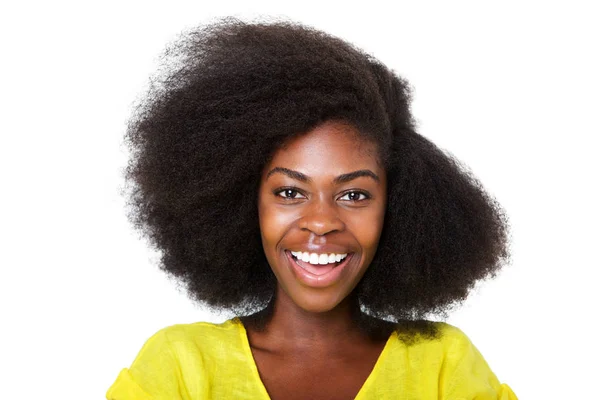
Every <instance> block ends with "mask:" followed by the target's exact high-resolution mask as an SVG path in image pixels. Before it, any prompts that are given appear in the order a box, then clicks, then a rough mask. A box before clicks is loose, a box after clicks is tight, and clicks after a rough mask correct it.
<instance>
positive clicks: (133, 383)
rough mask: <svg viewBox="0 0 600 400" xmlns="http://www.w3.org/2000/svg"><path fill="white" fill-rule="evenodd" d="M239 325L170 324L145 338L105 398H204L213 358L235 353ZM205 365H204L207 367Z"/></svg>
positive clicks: (208, 385)
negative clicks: (131, 361)
mask: <svg viewBox="0 0 600 400" xmlns="http://www.w3.org/2000/svg"><path fill="white" fill-rule="evenodd" d="M239 333H240V327H239V326H238V325H237V323H236V321H235V320H228V321H225V322H223V323H220V324H215V323H209V322H196V323H190V324H176V325H170V326H167V327H165V328H162V329H160V330H159V331H157V332H156V333H154V334H153V335H152V336H150V338H148V339H147V340H146V341H145V343H144V344H143V346H142V348H141V350H140V351H139V352H138V354H137V356H136V357H135V359H134V361H133V363H132V364H131V366H130V367H129V368H124V369H122V370H121V372H120V374H119V376H118V377H117V380H116V381H115V382H114V383H113V385H112V386H111V387H110V389H109V390H108V392H107V397H106V398H107V399H111V400H113V399H115V400H117V399H119V400H120V399H131V398H132V397H130V395H131V394H132V393H133V394H135V396H134V397H133V398H135V399H146V398H149V397H151V398H161V399H162V398H165V399H167V398H168V399H179V398H181V396H180V394H181V393H187V394H188V395H189V396H187V397H186V396H184V398H207V397H206V396H205V395H206V390H208V388H209V387H210V384H209V383H208V382H209V381H210V379H211V374H212V371H213V370H212V369H211V367H210V365H214V364H215V362H216V361H219V360H223V359H225V360H227V357H232V356H233V357H235V356H236V353H235V350H236V349H237V348H238V347H240V346H239V342H240V339H239ZM207 366H208V367H207Z"/></svg>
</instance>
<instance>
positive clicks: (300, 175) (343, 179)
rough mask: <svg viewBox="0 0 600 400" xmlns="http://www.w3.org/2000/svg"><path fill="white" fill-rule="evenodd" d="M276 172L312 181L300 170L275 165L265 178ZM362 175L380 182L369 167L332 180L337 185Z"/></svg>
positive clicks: (303, 180)
mask: <svg viewBox="0 0 600 400" xmlns="http://www.w3.org/2000/svg"><path fill="white" fill-rule="evenodd" d="M276 173H280V174H284V175H287V176H289V177H290V178H292V179H295V180H297V181H300V182H304V183H312V179H310V178H309V177H308V176H306V175H304V174H303V173H302V172H298V171H294V170H293V169H288V168H282V167H275V168H273V169H272V170H270V171H269V173H268V174H267V177H266V178H265V179H269V177H270V176H271V175H273V174H276ZM363 176H364V177H368V178H371V179H373V180H374V181H375V182H377V183H379V182H380V180H379V177H378V176H377V175H376V174H375V173H374V172H373V171H371V170H369V169H359V170H358V171H353V172H348V173H347V174H342V175H340V176H337V177H335V179H334V180H333V183H335V184H336V185H339V184H342V183H346V182H350V181H353V180H354V179H356V178H360V177H363Z"/></svg>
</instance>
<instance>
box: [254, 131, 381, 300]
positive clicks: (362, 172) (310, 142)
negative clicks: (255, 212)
mask: <svg viewBox="0 0 600 400" xmlns="http://www.w3.org/2000/svg"><path fill="white" fill-rule="evenodd" d="M385 207H386V175H385V171H384V169H383V168H382V167H381V166H380V165H379V162H378V156H377V151H376V146H375V145H374V144H372V143H369V142H365V141H364V140H361V139H359V138H358V137H357V131H356V129H355V128H353V127H351V126H349V125H346V124H342V123H340V122H333V121H330V122H326V123H323V124H322V125H320V126H318V127H317V128H315V129H313V130H312V131H310V132H308V133H307V134H304V135H302V136H299V137H297V138H294V139H292V140H290V141H289V142H287V143H286V144H285V146H284V147H283V148H282V149H280V150H278V151H277V152H276V153H275V154H274V157H273V159H272V161H271V162H270V163H269V164H268V165H267V166H266V167H265V169H264V171H263V174H262V177H261V184H260V189H259V195H258V208H259V219H260V231H261V236H262V244H263V248H264V251H265V255H266V257H267V260H268V262H269V264H270V265H271V268H272V270H273V273H274V274H275V276H276V277H277V280H278V282H279V285H280V289H283V291H284V292H285V293H286V294H287V295H288V296H289V297H290V298H291V299H292V300H293V301H294V303H295V304H296V305H298V306H299V307H301V308H302V309H304V310H306V311H311V312H323V311H329V310H331V309H333V308H334V307H336V306H337V305H338V304H340V302H341V301H342V300H344V299H345V298H346V297H347V296H348V295H349V294H350V292H352V290H353V289H354V288H355V287H356V285H357V284H358V282H359V281H360V279H361V278H362V276H363V275H364V273H365V271H366V270H367V268H368V266H369V264H370V263H371V260H372V259H373V257H374V255H375V252H376V250H377V244H378V242H379V237H380V235H381V229H382V227H383V219H384V215H385Z"/></svg>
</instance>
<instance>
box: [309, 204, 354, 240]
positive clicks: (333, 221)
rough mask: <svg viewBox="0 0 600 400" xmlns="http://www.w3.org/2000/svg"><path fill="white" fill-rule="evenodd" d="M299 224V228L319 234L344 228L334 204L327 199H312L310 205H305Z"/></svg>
mask: <svg viewBox="0 0 600 400" xmlns="http://www.w3.org/2000/svg"><path fill="white" fill-rule="evenodd" d="M299 226H300V229H302V230H307V231H310V232H312V233H314V234H315V235H319V236H323V235H326V234H328V233H331V232H335V231H343V230H344V229H345V228H346V225H345V224H344V221H342V219H340V215H339V214H338V211H337V209H336V207H335V204H331V202H330V201H328V200H314V201H313V204H312V205H310V206H308V207H306V209H305V213H304V215H303V216H302V218H301V220H300V223H299Z"/></svg>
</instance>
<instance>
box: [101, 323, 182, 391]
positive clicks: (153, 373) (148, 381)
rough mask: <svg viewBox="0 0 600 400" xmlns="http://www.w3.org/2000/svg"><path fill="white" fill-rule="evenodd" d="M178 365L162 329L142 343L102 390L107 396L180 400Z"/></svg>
mask: <svg viewBox="0 0 600 400" xmlns="http://www.w3.org/2000/svg"><path fill="white" fill-rule="evenodd" d="M180 376H181V374H180V366H179V363H178V361H177V359H176V357H175V356H174V355H173V352H172V350H171V347H170V343H169V340H168V338H167V334H166V332H165V330H164V329H163V330H160V331H159V332H157V333H156V334H154V335H153V336H152V337H151V338H150V339H148V340H147V341H146V343H144V345H143V346H142V349H141V350H140V352H139V353H138V355H137V357H136V358H135V360H134V361H133V363H132V364H131V366H130V367H129V368H124V369H122V370H121V372H120V373H119V375H118V377H117V379H116V381H115V382H114V383H113V384H112V386H111V387H110V388H109V389H108V391H107V393H106V399H107V400H163V399H165V400H166V399H170V400H180V399H183V397H182V396H181V390H180V385H179V381H180V380H179V377H180Z"/></svg>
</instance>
